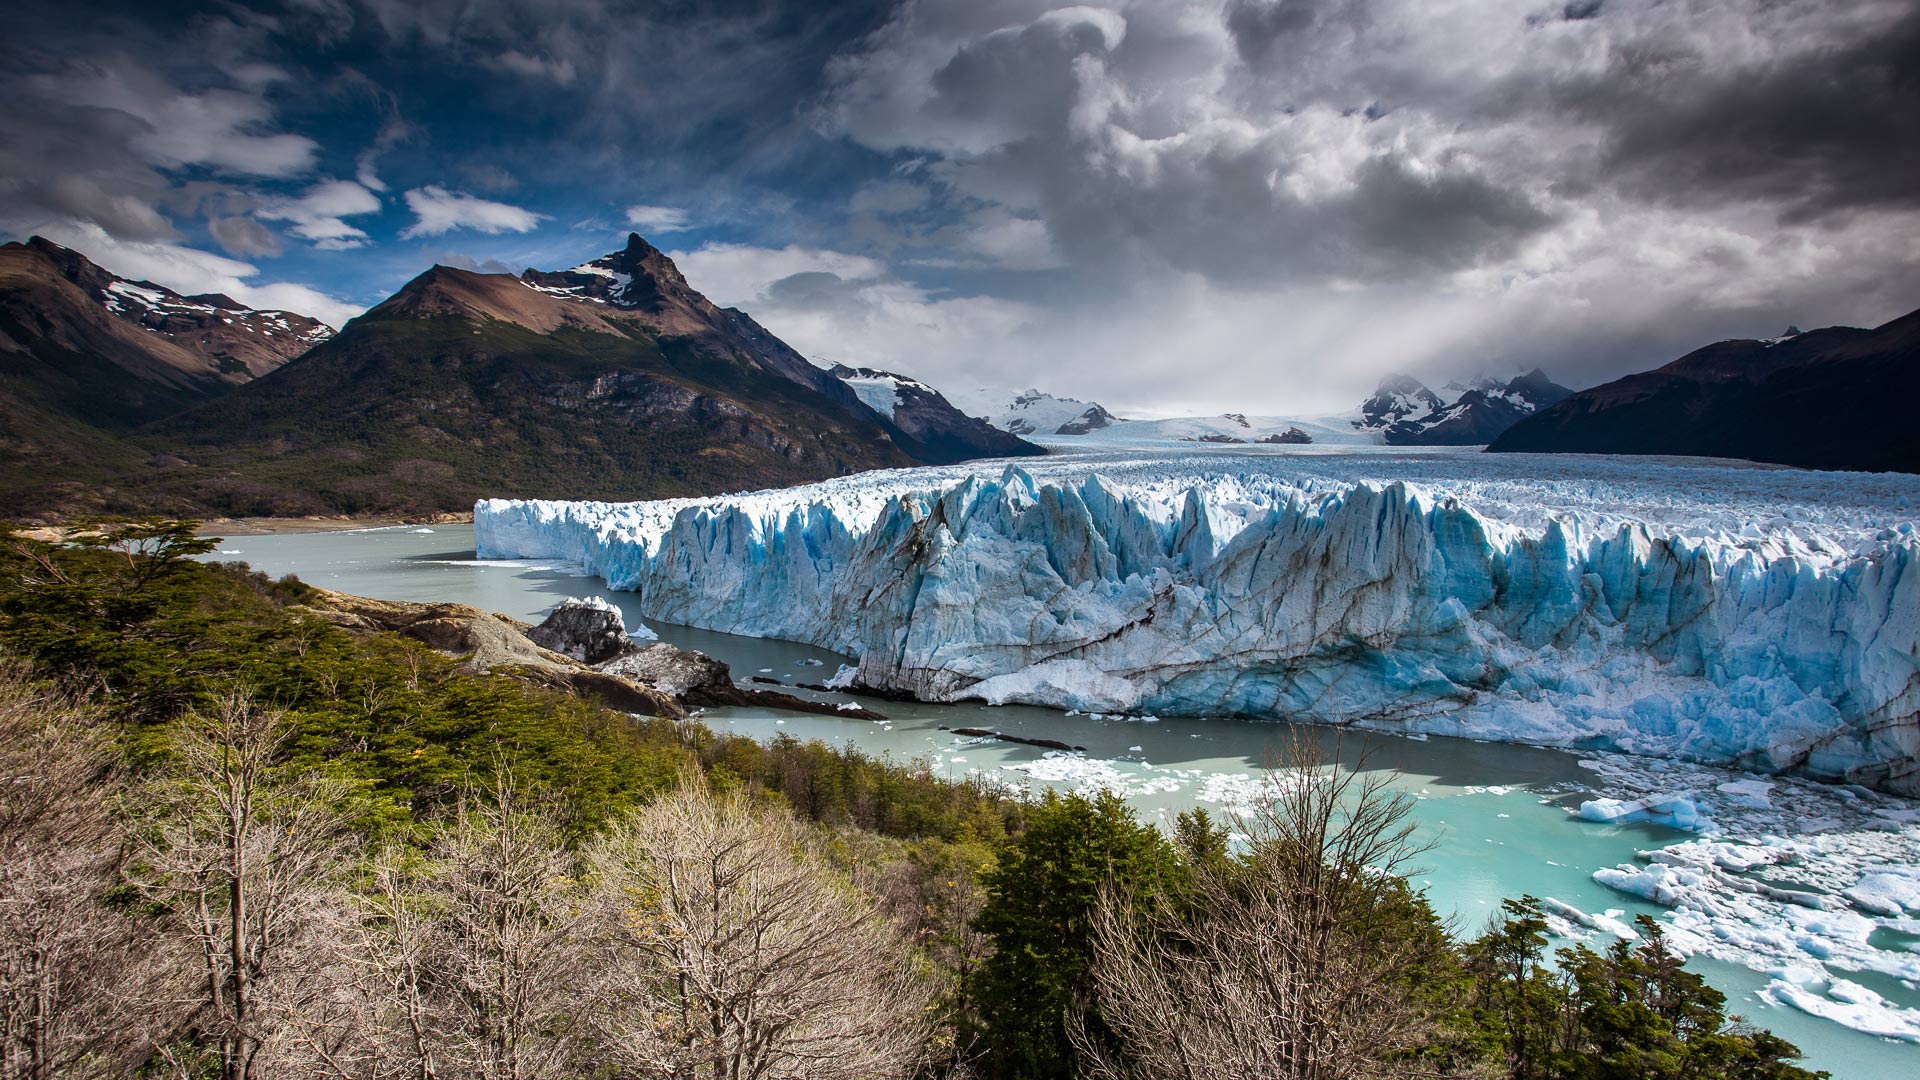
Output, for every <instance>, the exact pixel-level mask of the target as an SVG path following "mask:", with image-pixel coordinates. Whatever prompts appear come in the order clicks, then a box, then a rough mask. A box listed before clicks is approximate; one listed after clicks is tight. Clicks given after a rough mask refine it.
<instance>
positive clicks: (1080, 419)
mask: <svg viewBox="0 0 1920 1080" xmlns="http://www.w3.org/2000/svg"><path fill="white" fill-rule="evenodd" d="M948 399H949V400H951V401H952V402H953V404H954V406H955V407H956V408H959V409H961V410H963V411H965V412H966V413H967V414H968V415H969V416H978V417H981V418H982V419H984V420H986V422H987V423H989V424H992V425H993V426H994V427H997V428H999V429H1000V430H1002V431H1005V432H1009V433H1011V434H1014V435H1019V436H1022V437H1027V438H1034V439H1037V440H1044V439H1047V438H1049V437H1051V436H1055V435H1067V436H1073V435H1085V434H1088V433H1090V432H1096V431H1100V430H1102V429H1105V428H1109V427H1112V426H1114V425H1116V424H1124V423H1127V422H1128V421H1123V420H1121V419H1120V418H1119V417H1117V416H1114V415H1113V414H1112V413H1110V412H1108V411H1107V409H1106V407H1105V406H1103V405H1101V404H1100V403H1099V402H1094V401H1081V400H1078V399H1076V398H1063V397H1055V396H1053V395H1052V394H1044V393H1041V392H1040V391H1038V390H1024V391H1021V392H1019V393H1011V392H1009V391H1006V390H999V389H995V388H992V387H976V388H974V389H972V390H963V391H958V392H955V393H952V394H949V395H948Z"/></svg>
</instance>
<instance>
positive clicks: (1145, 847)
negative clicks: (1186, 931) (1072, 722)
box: [972, 792, 1177, 1080]
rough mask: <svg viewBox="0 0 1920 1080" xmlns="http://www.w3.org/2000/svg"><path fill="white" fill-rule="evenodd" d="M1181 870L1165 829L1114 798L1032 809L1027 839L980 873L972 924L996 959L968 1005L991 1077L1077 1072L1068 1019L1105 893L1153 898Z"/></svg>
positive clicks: (1056, 799)
mask: <svg viewBox="0 0 1920 1080" xmlns="http://www.w3.org/2000/svg"><path fill="white" fill-rule="evenodd" d="M1176 869H1177V862H1176V859H1175V856H1174V852H1173V848H1172V846H1171V845H1170V844H1168V842H1167V841H1166V839H1165V838H1164V837H1163V836H1162V835H1161V834H1160V832H1159V830H1157V829H1155V828H1154V827H1153V826H1151V825H1143V824H1141V823H1140V822H1139V821H1138V820H1136V819H1135V817H1134V815H1133V811H1132V810H1131V809H1130V808H1129V807H1128V806H1127V804H1126V802H1125V801H1124V800H1122V799H1121V798H1120V797H1119V796H1118V795H1115V794H1113V793H1112V792H1101V793H1100V794H1098V795H1095V796H1093V797H1092V798H1087V797H1085V796H1081V795H1065V796H1062V795H1058V794H1055V793H1053V792H1049V793H1048V794H1047V796H1046V797H1045V799H1044V800H1043V801H1042V802H1041V803H1040V805H1039V806H1037V807H1035V808H1034V809H1033V811H1032V813H1031V814H1030V815H1029V817H1028V820H1027V831H1026V833H1025V834H1024V835H1022V836H1021V837H1020V839H1019V840H1017V841H1015V842H1014V843H1013V844H1011V845H1010V846H1009V847H1008V848H1007V849H1006V850H1005V851H1004V852H1002V854H1001V856H1000V859H999V861H998V863H996V864H995V865H994V866H993V867H991V868H989V869H988V870H987V871H986V872H985V873H984V874H983V875H982V883H983V884H984V885H985V887H986V891H987V900H986V904H985V906H984V907H983V908H982V910H981V912H980V916H979V918H978V919H977V920H976V921H975V926H976V927H977V928H978V929H979V930H980V931H981V932H982V933H985V934H987V935H989V936H990V937H991V938H992V939H993V942H994V946H995V952H994V954H993V956H992V957H990V958H989V959H988V960H987V961H986V962H985V963H984V964H982V965H981V966H980V969H979V970H978V971H977V972H976V973H975V975H974V978H973V980H972V1000H973V1004H974V1007H975V1009H976V1011H977V1014H978V1016H979V1020H980V1022H981V1024H982V1026H983V1031H982V1037H983V1038H982V1042H983V1049H984V1050H985V1061H984V1065H985V1066H986V1069H987V1072H988V1073H989V1074H990V1075H993V1076H997V1077H1006V1078H1020V1080H1026V1078H1051V1077H1067V1076H1071V1075H1073V1072H1074V1061H1075V1056H1074V1051H1073V1047H1072V1043H1071V1042H1070V1041H1069V1039H1068V1035H1067V1028H1066V1018H1067V1015H1068V1013H1069V1011H1070V1010H1071V1009H1073V1008H1074V1006H1075V1002H1076V999H1077V998H1078V997H1079V996H1080V995H1081V994H1082V992H1083V990H1084V985H1085V977H1086V973H1087V965H1088V962H1089V960H1090V958H1091V955H1092V945H1091V941H1090V937H1089V930H1090V926H1091V922H1092V917H1093V913H1094V909H1095V907H1096V905H1097V904H1098V903H1099V899H1100V888H1101V886H1102V884H1104V883H1106V882H1107V881H1109V880H1112V881H1114V882H1116V883H1118V884H1123V885H1126V886H1128V887H1130V888H1131V889H1133V890H1134V892H1135V894H1136V895H1138V896H1141V897H1142V898H1149V897H1154V896H1158V895H1161V894H1163V893H1164V892H1165V891H1166V890H1167V888H1168V887H1169V885H1170V883H1171V882H1172V881H1173V879H1174V876H1175V873H1176ZM1094 1022H1096V1023H1097V1020H1096V1021H1094Z"/></svg>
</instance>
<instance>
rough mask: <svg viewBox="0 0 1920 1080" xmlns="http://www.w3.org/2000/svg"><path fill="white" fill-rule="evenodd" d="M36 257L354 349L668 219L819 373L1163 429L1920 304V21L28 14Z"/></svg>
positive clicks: (1481, 2)
mask: <svg viewBox="0 0 1920 1080" xmlns="http://www.w3.org/2000/svg"><path fill="white" fill-rule="evenodd" d="M10 19H11V20H12V21H13V24H14V25H13V32H12V33H10V34H9V35H8V39H7V42H6V44H5V45H4V46H0V61H4V63H5V65H6V67H5V70H6V71H7V72H8V74H7V75H6V77H5V78H6V81H7V86H6V90H7V93H5V94H4V95H0V232H4V233H5V234H6V235H7V236H9V237H12V238H20V237H24V236H26V235H28V234H30V233H34V232H39V233H44V234H46V235H48V236H50V237H53V238H54V239H57V240H60V241H62V242H64V243H68V244H70V245H72V246H74V247H77V248H79V249H80V250H82V251H85V252H87V253H88V254H90V255H93V256H94V257H95V258H96V259H98V260H99V261H101V262H102V263H103V264H105V265H107V266H108V267H109V268H110V269H114V270H116V271H118V272H121V273H126V274H129V275H132V276H145V277H152V278H154V279H155V280H159V281H161V282H162V283H164V284H168V285H171V286H173V287H176V288H181V289H189V290H204V289H220V290H223V291H229V292H234V293H235V294H236V295H238V296H240V298H241V299H244V300H247V301H248V302H251V303H255V304H258V305H261V306H281V307H289V308H294V309H296V310H302V311H306V312H308V313H311V314H315V315H319V316H320V317H322V318H326V319H328V320H329V321H332V322H336V323H338V322H340V321H342V320H344V319H345V318H347V317H350V316H351V315H352V314H353V313H354V312H355V311H357V310H360V309H363V308H364V307H366V306H368V305H370V304H373V303H376V302H378V301H379V300H380V299H381V298H383V297H385V296H386V295H388V294H390V293H391V292H392V291H393V290H394V289H396V288H398V287H399V286H400V285H401V284H402V283H404V282H405V281H406V280H407V279H408V278H410V277H412V276H413V275H415V274H417V273H418V272H420V271H421V270H422V269H424V268H425V267H427V266H428V265H431V264H432V263H435V262H442V263H449V264H454V265H461V266H466V267H469V268H473V269H481V270H495V271H497V270H507V271H518V270H519V269H521V268H523V267H526V266H529V265H531V266H538V267H542V268H557V267H563V266H567V265H572V264H574V263H577V262H579V261H582V260H584V259H587V258H590V257H592V256H595V255H597V254H600V253H602V252H605V251H608V250H611V249H613V248H615V247H617V246H619V244H620V243H621V242H622V240H623V238H624V236H625V233H626V231H627V230H628V229H630V228H637V229H638V230H639V231H640V232H642V233H643V234H644V235H646V236H647V237H648V238H649V239H650V240H652V241H653V242H654V243H655V244H657V245H658V246H660V247H662V248H663V249H665V250H667V251H669V252H670V253H672V254H673V255H674V256H675V257H676V259H677V260H678V261H679V262H680V263H681V265H682V269H683V271H684V272H685V273H686V274H687V276H688V278H689V280H690V281H692V283H693V284H694V285H695V286H696V287H698V288H701V289H703V290H704V291H707V292H708V293H709V294H710V295H712V296H713V297H714V298H715V299H716V300H718V301H720V302H722V303H729V304H737V305H739V306H742V307H745V308H747V309H748V310H749V311H750V312H752V313H753V314H754V315H755V316H756V317H758V318H760V319H761V321H762V322H764V323H766V324H767V325H768V326H770V327H771V328H772V329H774V330H775V331H776V332H777V333H780V334H781V335H782V336H784V337H786V338H788V339H789V340H790V341H792V342H793V343H794V344H795V345H796V346H798V347H799V348H801V349H802V351H803V352H806V353H808V354H809V355H813V356H816V357H819V358H821V359H823V360H846V361H848V362H854V363H862V364H871V365H875V366H882V367H890V368H894V369H897V370H901V371H904V372H906V373H909V374H912V375H916V376H919V377H923V378H927V379H929V380H930V381H933V382H935V383H936V384H937V385H944V386H948V387H954V388H959V387H972V386H977V385H995V386H1008V387H1014V388H1019V387H1024V386H1027V385H1038V386H1040V387H1041V388H1043V389H1047V390H1051V391H1053V392H1056V393H1061V394H1071V395H1075V396H1081V397H1093V398H1097V399H1100V400H1102V401H1104V402H1106V403H1107V404H1109V405H1110V406H1112V407H1115V408H1119V409H1124V410H1131V411H1134V412H1163V413H1164V412H1210V411H1221V410H1226V409H1232V410H1235V411H1256V412H1274V413H1282V412H1295V413H1309V412H1313V411H1317V410H1332V409H1338V408H1341V407H1343V406H1344V405H1346V404H1349V403H1350V402H1351V401H1353V400H1356V399H1357V395H1358V394H1362V393H1364V392H1365V391H1366V390H1367V389H1368V388H1370V387H1371V385H1372V383H1373V382H1374V381H1375V380H1377V379H1378V378H1379V377H1380V375H1382V374H1384V373H1386V372H1388V371H1393V370H1409V371H1413V372H1414V373H1416V374H1419V375H1421V376H1423V377H1427V378H1430V379H1434V380H1436V381H1437V380H1440V379H1444V378H1446V377H1448V376H1449V375H1463V374H1469V373H1474V372H1480V371H1487V372H1505V371H1509V370H1517V369H1521V368H1525V367H1532V366H1534V365H1540V366H1543V367H1545V368H1546V369H1547V370H1548V371H1549V373H1551V374H1554V375H1556V376H1558V377H1560V378H1561V379H1562V380H1563V381H1566V382H1569V383H1572V384H1575V385H1584V384H1588V383H1591V382H1594V381H1597V380H1600V379H1603V378H1606V377H1611V376H1613V375H1617V374H1620V373H1622V372H1624V371H1627V370H1635V369H1639V368H1644V367H1647V366H1651V365H1653V364H1656V363H1659V362H1663V361H1664V360H1667V359H1671V358H1672V357H1673V356H1676V355H1678V354H1679V353H1680V352H1683V351H1685V350H1687V349H1689V348H1691V347H1693V346H1695V345H1698V344H1701V343H1703V342H1705V341H1708V340H1713V339H1715V338H1718V337H1725V336H1762V335H1767V334H1771V333H1775V332H1777V331H1778V330H1779V329H1781V328H1782V327H1783V326H1784V325H1785V324H1786V323H1787V322H1796V323H1800V324H1802V325H1824V324H1829V323H1837V322H1852V323H1861V324H1872V323H1876V322H1879V321H1884V320H1886V319H1889V318H1892V317H1895V316H1897V315H1899V314H1903V313H1904V312H1906V311H1907V310H1910V309H1912V308H1913V307H1915V306H1920V185H1914V184H1913V183H1912V178H1913V177H1914V176H1915V175H1920V119H1916V117H1920V88H1917V83H1920V80H1917V79H1916V76H1914V74H1913V73H1914V71H1916V70H1920V15H1916V14H1915V12H1914V10H1913V9H1912V7H1911V5H1910V4H1908V3H1904V2H1901V0H1765V2H1763V0H1579V2H1577V3H1566V2H1561V3H1551V2H1545V0H1477V2H1471V3H1469V2H1465V0H1460V2H1451V0H1135V2H1121V0H1114V2H1104V0H1102V2H1095V3H1090V4H1083V5H1065V4H1055V3H1048V2H1045V0H910V2H876V3H832V4H797V3H776V2H772V0H732V2H725V3H688V2H673V3H637V4H636V3H627V4H622V3H604V2H597V0H553V2H548V3H526V2H515V0H457V2H451V0H427V2H424V3H402V2H399V0H283V2H279V3H259V4H249V5H238V4H195V5H187V4H123V5H114V4H94V5H88V6H87V8H86V9H85V10H84V11H83V10H81V9H79V8H77V7H76V6H74V5H71V4H51V3H37V2H36V3H29V4H27V5H26V7H25V9H24V10H22V11H19V12H17V13H16V14H13V15H11V16H10Z"/></svg>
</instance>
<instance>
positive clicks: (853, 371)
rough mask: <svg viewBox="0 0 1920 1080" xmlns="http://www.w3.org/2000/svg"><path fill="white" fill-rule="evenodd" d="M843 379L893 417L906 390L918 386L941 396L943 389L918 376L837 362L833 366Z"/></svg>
mask: <svg viewBox="0 0 1920 1080" xmlns="http://www.w3.org/2000/svg"><path fill="white" fill-rule="evenodd" d="M831 370H832V371H833V373H834V375H835V376H837V377H838V378H839V379H840V381H841V382H843V383H846V384H847V386H848V387H849V388H851V389H852V390H853V392H854V393H855V394H856V395H858V396H859V398H860V401H861V402H862V403H863V404H864V405H866V407H867V408H869V409H872V410H873V411H874V412H877V413H879V414H880V415H881V416H884V417H886V418H887V419H889V420H892V419H893V418H894V412H895V410H897V409H898V408H899V407H900V405H901V404H902V397H903V395H902V391H904V390H908V389H911V390H914V391H917V392H919V393H921V394H925V395H929V396H934V397H938V396H939V395H940V391H938V390H935V389H934V388H933V387H931V386H928V385H927V384H926V383H923V382H921V381H920V380H918V379H911V378H908V377H907V376H905V375H896V374H894V373H893V372H891V371H879V370H877V369H874V368H853V367H847V366H845V365H836V366H835V367H834V368H832V369H831Z"/></svg>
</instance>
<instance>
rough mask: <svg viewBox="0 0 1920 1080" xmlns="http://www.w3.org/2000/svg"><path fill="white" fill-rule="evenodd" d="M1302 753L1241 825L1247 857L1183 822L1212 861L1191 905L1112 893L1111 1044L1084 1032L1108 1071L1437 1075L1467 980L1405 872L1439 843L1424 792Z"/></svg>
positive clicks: (1099, 921)
mask: <svg viewBox="0 0 1920 1080" xmlns="http://www.w3.org/2000/svg"><path fill="white" fill-rule="evenodd" d="M1291 759H1292V760H1291V762H1290V764H1289V766H1288V767H1287V768H1286V769H1285V770H1284V771H1277V772H1274V773H1272V774H1270V777H1269V782H1268V783H1267V784H1265V785H1264V786H1263V790H1264V791H1265V792H1266V795H1265V797H1264V798H1263V799H1261V800H1260V801H1259V802H1258V803H1257V804H1256V805H1255V806H1254V807H1253V808H1252V809H1251V810H1250V811H1248V812H1246V813H1243V814H1235V815H1234V816H1233V818H1232V820H1233V823H1234V826H1235V829H1236V830H1237V831H1238V832H1240V833H1241V834H1243V835H1244V836H1245V837H1246V841H1245V845H1244V849H1243V850H1242V851H1240V852H1239V853H1238V854H1235V855H1231V856H1229V855H1226V854H1224V853H1222V852H1221V851H1220V850H1219V849H1218V847H1217V846H1216V845H1215V844H1213V843H1210V842H1207V841H1206V838H1207V837H1209V836H1210V835H1212V830H1211V829H1209V828H1208V827H1207V823H1206V822H1205V821H1204V820H1200V821H1196V822H1193V823H1190V824H1188V825H1186V826H1184V827H1183V828H1182V829H1181V830H1180V832H1181V835H1182V836H1183V838H1184V845H1183V846H1185V847H1186V848H1187V849H1189V850H1192V851H1194V852H1195V853H1196V854H1197V855H1198V856H1199V857H1198V858H1197V860H1196V862H1194V863H1192V864H1190V869H1191V877H1190V880H1189V881H1188V882H1187V883H1186V886H1185V889H1184V891H1183V894H1182V895H1181V896H1180V897H1179V899H1178V902H1176V903H1171V904H1169V903H1156V902H1152V901H1144V902H1143V900H1142V898H1141V897H1140V895H1139V893H1138V892H1137V891H1136V890H1134V889H1131V888H1127V887H1124V886H1116V887H1110V888H1108V889H1106V890H1105V891H1104V893H1103V895H1102V897H1101V902H1100V904H1099V907H1098V909H1097V911H1096V912H1095V915H1094V919H1093V925H1092V934H1091V937H1092V943H1093V962H1092V964H1091V966H1090V968H1089V972H1088V975H1089V982H1090V984H1091V987H1092V993H1091V998H1092V1003H1093V1004H1094V1006H1095V1007H1097V1008H1098V1010H1099V1018H1100V1020H1101V1021H1102V1023H1103V1025H1104V1027H1105V1028H1106V1030H1107V1032H1108V1034H1107V1035H1106V1037H1101V1036H1100V1035H1099V1034H1098V1033H1094V1032H1088V1031H1085V1030H1084V1029H1082V1030H1080V1031H1077V1032H1076V1034H1077V1037H1078V1041H1079V1044H1080V1046H1081V1048H1082V1050H1083V1052H1084V1053H1085V1054H1086V1056H1087V1057H1088V1058H1089V1060H1090V1061H1091V1062H1092V1066H1093V1067H1092V1070H1091V1071H1092V1073H1093V1074H1094V1075H1097V1076H1110V1077H1130V1076H1142V1077H1148V1076H1151V1077H1160V1076H1189V1077H1200V1076H1205V1077H1221V1078H1246V1080H1255V1078H1262V1080H1264V1078H1276V1077H1284V1078H1289V1080H1339V1078H1345V1077H1386V1076H1413V1075H1431V1074H1432V1071H1431V1068H1430V1066H1429V1064H1428V1063H1424V1062H1420V1061H1417V1060H1416V1059H1415V1057H1414V1053H1415V1051H1417V1050H1418V1049H1419V1048H1420V1047H1421V1045H1422V1044H1423V1042H1424V1041H1425V1040H1426V1038H1427V1036H1428V1035H1429V1033H1430V1031H1431V1029H1432V1027H1433V1021H1434V1018H1435V1016H1436V1014H1437V1013H1438V1012H1439V1011H1440V1009H1439V1007H1438V1005H1439V1003H1438V1002H1437V1001H1435V1000H1434V998H1435V996H1436V995H1435V994H1434V991H1435V990H1440V989H1442V988H1444V986H1445V985H1446V983H1447V982H1448V981H1449V980H1450V979H1452V978H1453V972H1452V970H1451V966H1452V965H1451V951H1450V948H1449V943H1448V941H1447V939H1446V935H1445V932H1444V931H1443V929H1442V928H1441V927H1440V925H1439V923H1438V921H1437V920H1436V919H1435V917H1434V915H1433V913H1432V911H1431V909H1429V908H1428V907H1427V905H1426V902H1425V901H1424V899H1422V898H1421V897H1419V896H1418V895H1417V894H1415V893H1413V892H1412V891H1411V890H1410V889H1409V888H1408V887H1407V886H1406V884H1405V882H1404V881H1403V880H1402V878H1401V876H1400V875H1402V874H1404V873H1406V872H1408V871H1409V870H1410V869H1411V865H1410V864H1411V861H1412V860H1413V859H1414V858H1415V857H1416V856H1417V855H1418V854H1419V852H1421V851H1422V850H1424V849H1423V848H1422V847H1421V845H1419V844H1418V843H1417V842H1416V841H1415V839H1414V836H1413V827H1412V823H1411V821H1410V820H1409V814H1410V812H1411V808H1412V804H1411V800H1409V799H1407V798H1406V797H1405V796H1404V795H1398V794H1395V793H1393V792H1391V791H1390V790H1389V788H1388V787H1387V783H1388V780H1387V778H1386V777H1385V776H1384V775H1383V774H1380V773H1373V772H1367V771H1363V770H1356V771H1352V772H1344V771H1340V770H1338V769H1336V768H1335V767H1334V766H1332V765H1328V764H1324V763H1322V762H1321V760H1320V759H1319V758H1318V757H1317V756H1316V755H1315V754H1314V752H1313V751H1312V750H1311V744H1308V743H1304V742H1303V743H1300V744H1297V745H1296V746H1295V748H1294V750H1293V752H1292V754H1291Z"/></svg>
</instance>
